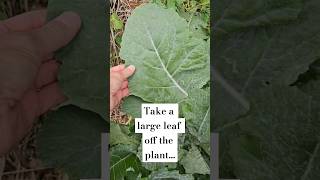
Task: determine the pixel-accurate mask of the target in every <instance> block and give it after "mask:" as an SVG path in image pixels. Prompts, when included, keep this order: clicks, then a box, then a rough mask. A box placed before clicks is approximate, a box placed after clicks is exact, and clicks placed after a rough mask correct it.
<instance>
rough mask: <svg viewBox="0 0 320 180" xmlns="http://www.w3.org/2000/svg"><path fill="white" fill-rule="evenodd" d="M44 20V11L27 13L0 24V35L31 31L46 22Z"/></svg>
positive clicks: (45, 14)
mask: <svg viewBox="0 0 320 180" xmlns="http://www.w3.org/2000/svg"><path fill="white" fill-rule="evenodd" d="M46 18H47V11H46V10H37V11H31V12H27V13H24V14H21V15H18V16H15V17H12V18H10V19H7V20H4V21H2V22H0V33H2V32H9V31H17V32H18V31H28V30H33V29H36V28H39V27H41V26H43V25H44V24H45V22H46Z"/></svg>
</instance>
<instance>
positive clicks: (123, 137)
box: [109, 122, 139, 146]
mask: <svg viewBox="0 0 320 180" xmlns="http://www.w3.org/2000/svg"><path fill="white" fill-rule="evenodd" d="M129 133H130V131H129V128H128V127H127V126H124V125H119V124H116V123H113V122H111V123H110V138H109V140H110V143H109V144H110V145H117V144H129V145H136V146H138V145H139V142H138V141H137V140H136V139H134V138H133V137H131V136H129Z"/></svg>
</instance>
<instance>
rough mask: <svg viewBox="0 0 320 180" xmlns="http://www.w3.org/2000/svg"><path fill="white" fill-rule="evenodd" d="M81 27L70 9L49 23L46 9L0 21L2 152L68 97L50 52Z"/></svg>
mask: <svg viewBox="0 0 320 180" xmlns="http://www.w3.org/2000/svg"><path fill="white" fill-rule="evenodd" d="M80 26H81V20H80V17H79V16H78V15H77V14H75V13H72V12H65V13H63V14H62V15H60V16H59V17H57V18H55V19H54V20H52V21H50V22H48V23H47V22H46V11H45V10H39V11H33V12H29V13H25V14H22V15H19V16H15V17H13V18H10V19H8V20H4V21H0V40H1V41H0V156H1V155H3V154H4V153H6V152H8V151H9V150H10V149H11V148H12V147H13V146H14V145H16V144H18V142H19V141H20V140H21V139H22V138H23V137H24V136H25V135H26V133H27V132H28V131H29V130H30V129H31V127H32V124H33V122H34V120H35V119H36V117H38V116H40V115H41V114H43V113H44V112H46V111H47V110H49V109H50V108H52V107H54V106H56V105H57V104H59V103H61V102H63V101H64V100H65V99H66V98H65V97H64V95H63V93H62V91H61V90H60V89H59V87H58V84H57V82H56V75H57V71H58V67H59V64H58V63H57V62H56V61H55V60H54V59H53V53H54V52H55V51H56V50H58V49H60V48H61V47H63V46H65V45H67V43H69V42H70V41H71V40H72V39H73V38H74V36H75V35H76V34H77V32H78V31H79V29H80Z"/></svg>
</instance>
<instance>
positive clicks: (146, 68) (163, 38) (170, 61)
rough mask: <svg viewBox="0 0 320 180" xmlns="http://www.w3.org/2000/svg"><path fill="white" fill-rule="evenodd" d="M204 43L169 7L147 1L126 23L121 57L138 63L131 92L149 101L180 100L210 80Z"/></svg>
mask: <svg viewBox="0 0 320 180" xmlns="http://www.w3.org/2000/svg"><path fill="white" fill-rule="evenodd" d="M208 52H209V51H208V47H207V43H206V42H205V41H203V40H201V39H196V38H193V37H192V34H191V33H190V32H189V30H188V28H187V22H186V21H185V20H184V19H183V18H181V17H179V16H178V14H177V13H176V12H175V11H173V10H169V9H163V8H161V7H159V6H157V5H155V4H146V5H142V6H141V7H138V8H137V9H135V10H134V12H133V14H132V15H131V16H130V17H129V19H128V22H127V24H126V28H125V32H124V35H123V38H122V43H121V50H120V57H121V58H122V59H124V60H125V61H126V64H128V65H129V64H132V65H135V66H136V67H137V69H136V73H135V74H134V75H133V77H132V78H131V79H130V83H129V87H130V91H131V92H132V94H133V95H135V96H138V97H141V98H142V99H143V100H145V101H149V102H167V103H168V102H179V101H181V100H182V99H184V98H187V97H188V96H189V90H190V89H192V88H200V87H202V86H203V85H204V84H206V83H207V82H208V80H209V53H208Z"/></svg>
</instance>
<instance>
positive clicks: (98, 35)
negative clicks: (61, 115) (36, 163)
mask: <svg viewBox="0 0 320 180" xmlns="http://www.w3.org/2000/svg"><path fill="white" fill-rule="evenodd" d="M89 7H90V8H89ZM64 11H74V12H76V13H78V14H79V15H80V16H81V20H82V27H81V30H80V32H79V34H78V36H77V37H76V38H75V39H74V40H73V41H72V42H71V43H70V44H69V45H68V46H66V47H65V48H63V49H62V50H60V51H58V53H57V58H58V60H61V61H62V63H63V65H62V66H61V67H60V70H59V84H60V86H61V87H62V89H63V92H64V93H65V94H66V95H67V97H68V98H69V101H68V103H69V104H74V105H77V106H79V107H81V108H83V109H87V110H91V111H93V112H96V113H98V114H100V115H101V117H103V118H105V119H108V117H107V114H108V113H107V111H108V108H107V103H108V101H107V96H108V93H107V92H108V91H107V90H108V89H107V84H108V82H107V73H108V72H109V70H108V62H107V61H106V57H107V54H106V52H107V49H108V47H107V43H106V41H107V33H106V32H107V30H106V29H107V26H106V25H107V16H106V2H105V1H104V0H68V1H65V0H50V1H49V4H48V17H49V19H52V18H54V17H56V16H58V15H60V14H61V13H62V12H64Z"/></svg>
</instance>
